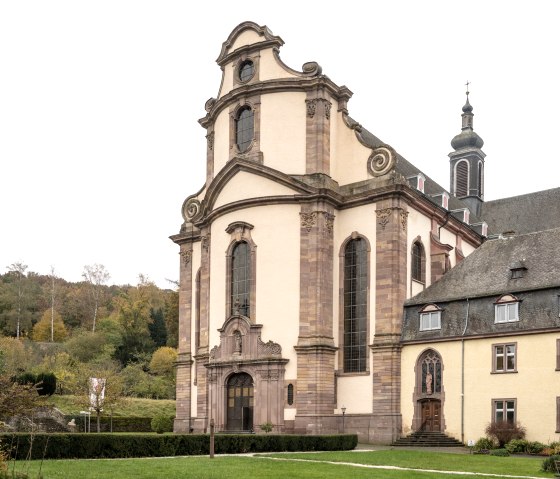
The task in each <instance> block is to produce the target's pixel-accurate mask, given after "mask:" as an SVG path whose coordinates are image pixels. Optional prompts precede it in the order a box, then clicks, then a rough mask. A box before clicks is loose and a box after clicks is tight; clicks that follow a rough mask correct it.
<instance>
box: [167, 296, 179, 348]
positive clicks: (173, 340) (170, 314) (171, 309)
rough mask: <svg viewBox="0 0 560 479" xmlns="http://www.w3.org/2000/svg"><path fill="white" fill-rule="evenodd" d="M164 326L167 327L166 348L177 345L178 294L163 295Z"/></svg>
mask: <svg viewBox="0 0 560 479" xmlns="http://www.w3.org/2000/svg"><path fill="white" fill-rule="evenodd" d="M164 319H165V324H166V326H167V346H171V347H174V348H176V347H177V346H178V345H179V292H178V291H169V290H168V291H167V292H166V295H165V314H164Z"/></svg>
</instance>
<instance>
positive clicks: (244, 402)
mask: <svg viewBox="0 0 560 479" xmlns="http://www.w3.org/2000/svg"><path fill="white" fill-rule="evenodd" d="M253 391H254V390H253V380H252V378H251V376H249V375H248V374H246V373H240V374H235V375H234V376H232V377H231V378H230V380H229V381H228V388H227V429H228V430H229V431H251V430H252V429H253Z"/></svg>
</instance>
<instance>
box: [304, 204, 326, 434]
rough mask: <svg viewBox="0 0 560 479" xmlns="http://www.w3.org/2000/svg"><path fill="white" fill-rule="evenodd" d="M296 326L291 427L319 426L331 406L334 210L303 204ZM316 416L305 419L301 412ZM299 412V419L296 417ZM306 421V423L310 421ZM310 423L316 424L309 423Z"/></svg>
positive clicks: (310, 429)
mask: <svg viewBox="0 0 560 479" xmlns="http://www.w3.org/2000/svg"><path fill="white" fill-rule="evenodd" d="M300 216H301V229H300V235H301V236H300V238H301V239H300V244H301V259H300V295H301V296H300V325H299V337H298V344H297V346H296V347H295V349H296V351H297V356H298V360H297V365H298V366H297V378H298V381H297V391H296V397H295V402H296V407H297V416H296V424H295V427H296V430H300V431H301V430H302V429H305V430H307V431H308V432H320V431H321V430H322V424H321V421H322V419H321V418H320V417H319V416H321V415H327V414H329V415H332V414H333V411H334V406H335V397H334V392H335V384H334V369H335V367H334V355H335V351H336V348H335V346H334V340H333V222H334V214H333V208H332V207H331V206H330V205H325V204H314V205H304V206H303V207H302V211H301V213H300ZM309 415H312V416H317V417H316V419H311V420H310V419H309V417H303V416H309ZM298 416H299V418H298ZM310 421H311V422H310ZM313 421H315V422H313Z"/></svg>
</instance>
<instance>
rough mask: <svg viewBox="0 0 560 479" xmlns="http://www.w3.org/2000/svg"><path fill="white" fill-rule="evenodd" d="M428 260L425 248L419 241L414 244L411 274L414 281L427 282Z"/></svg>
mask: <svg viewBox="0 0 560 479" xmlns="http://www.w3.org/2000/svg"><path fill="white" fill-rule="evenodd" d="M425 265H426V258H425V255H424V247H423V246H422V243H420V242H419V241H415V242H414V243H413V244H412V257H411V264H410V268H411V270H412V271H411V274H412V279H413V280H415V281H420V282H422V283H425V282H426V274H425V271H426V266H425Z"/></svg>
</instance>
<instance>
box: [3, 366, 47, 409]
mask: <svg viewBox="0 0 560 479" xmlns="http://www.w3.org/2000/svg"><path fill="white" fill-rule="evenodd" d="M40 403H41V401H40V398H39V395H38V394H37V390H36V389H35V386H34V385H31V384H18V383H17V382H14V381H12V380H11V379H10V378H9V377H8V376H6V375H4V376H0V419H4V418H7V417H10V416H21V415H27V414H29V413H31V412H32V411H33V410H34V409H36V408H37V407H38V406H39V405H40Z"/></svg>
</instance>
